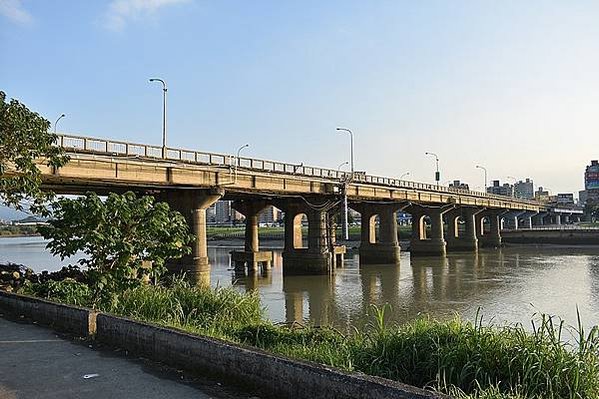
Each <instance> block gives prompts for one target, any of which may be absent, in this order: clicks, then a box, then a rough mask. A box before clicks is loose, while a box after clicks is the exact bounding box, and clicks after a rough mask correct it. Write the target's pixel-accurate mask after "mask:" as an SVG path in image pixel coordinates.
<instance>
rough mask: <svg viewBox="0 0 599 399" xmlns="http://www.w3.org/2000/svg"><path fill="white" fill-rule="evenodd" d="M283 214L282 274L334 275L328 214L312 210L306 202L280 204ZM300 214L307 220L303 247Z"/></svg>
mask: <svg viewBox="0 0 599 399" xmlns="http://www.w3.org/2000/svg"><path fill="white" fill-rule="evenodd" d="M277 208H280V209H283V211H284V212H285V249H284V251H283V273H284V274H287V275H289V274H328V273H331V272H333V270H334V268H333V265H334V262H333V245H332V241H331V231H329V230H330V229H329V228H328V226H329V213H328V211H325V210H317V209H313V208H311V207H310V206H308V204H307V203H306V202H305V201H302V200H287V201H281V203H280V204H278V205H277ZM302 215H306V217H307V219H308V240H307V241H308V242H307V246H305V244H304V240H303V233H302Z"/></svg>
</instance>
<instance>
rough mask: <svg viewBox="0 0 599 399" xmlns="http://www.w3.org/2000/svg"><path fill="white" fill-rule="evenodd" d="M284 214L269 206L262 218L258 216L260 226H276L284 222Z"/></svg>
mask: <svg viewBox="0 0 599 399" xmlns="http://www.w3.org/2000/svg"><path fill="white" fill-rule="evenodd" d="M282 216H283V213H282V212H281V210H280V209H278V208H275V207H274V206H272V205H269V206H267V207H266V208H265V209H264V210H263V211H262V212H260V216H258V223H260V224H276V223H280V222H281V220H282Z"/></svg>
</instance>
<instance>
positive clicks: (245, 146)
mask: <svg viewBox="0 0 599 399" xmlns="http://www.w3.org/2000/svg"><path fill="white" fill-rule="evenodd" d="M249 146H250V145H249V144H244V145H242V146H241V147H239V149H238V150H237V157H236V158H235V159H236V160H237V162H236V163H235V165H236V166H237V165H239V164H240V162H239V154H240V153H241V150H243V149H244V148H248V147H249Z"/></svg>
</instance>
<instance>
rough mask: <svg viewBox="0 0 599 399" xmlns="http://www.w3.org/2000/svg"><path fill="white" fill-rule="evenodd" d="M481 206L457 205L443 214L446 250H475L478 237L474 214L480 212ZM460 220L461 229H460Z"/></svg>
mask: <svg viewBox="0 0 599 399" xmlns="http://www.w3.org/2000/svg"><path fill="white" fill-rule="evenodd" d="M482 211H483V210H482V209H481V208H475V207H459V208H456V209H454V210H452V211H449V212H447V213H446V214H445V220H446V221H447V237H446V238H445V240H446V242H447V250H448V251H477V250H478V238H477V234H476V233H477V232H476V215H478V214H479V213H481V212H482ZM460 222H461V223H462V224H463V229H462V231H460V225H459V224H460Z"/></svg>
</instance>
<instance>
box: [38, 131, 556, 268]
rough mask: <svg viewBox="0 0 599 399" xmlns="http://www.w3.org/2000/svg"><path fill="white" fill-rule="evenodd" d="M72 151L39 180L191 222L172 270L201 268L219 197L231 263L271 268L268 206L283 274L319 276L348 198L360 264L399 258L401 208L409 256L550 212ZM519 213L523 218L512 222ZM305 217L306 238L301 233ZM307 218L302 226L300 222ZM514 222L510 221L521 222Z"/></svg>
mask: <svg viewBox="0 0 599 399" xmlns="http://www.w3.org/2000/svg"><path fill="white" fill-rule="evenodd" d="M58 145H60V146H62V147H63V148H64V149H65V150H66V152H67V153H68V154H69V155H70V157H71V160H70V162H69V163H68V164H67V165H65V166H64V167H62V168H60V169H52V168H49V167H46V166H43V165H41V164H40V169H41V170H42V174H43V185H44V187H45V188H46V189H51V190H53V191H55V192H57V193H61V194H81V193H84V192H86V191H94V192H97V193H98V194H107V193H109V192H124V191H129V190H131V191H135V192H138V193H143V194H150V195H154V196H155V197H156V198H157V199H159V200H164V201H166V202H168V203H169V204H170V205H171V207H172V208H174V209H177V210H178V211H180V212H181V213H182V214H183V215H184V216H185V217H186V218H187V220H188V222H189V224H190V226H191V228H192V230H193V232H194V234H195V235H196V238H197V239H196V241H195V243H194V244H193V253H192V255H191V256H190V257H187V258H185V259H182V260H181V261H180V262H178V264H177V265H174V266H173V267H176V268H180V269H183V270H186V271H188V272H200V273H201V270H202V268H203V267H204V266H206V265H207V264H208V257H207V244H206V209H207V208H208V207H209V206H211V205H212V204H213V203H214V202H216V201H217V200H219V199H230V200H233V201H234V207H235V208H236V209H237V210H238V211H239V212H241V213H242V214H243V215H244V216H245V221H246V235H245V237H246V242H245V250H244V251H242V252H239V253H237V254H234V258H235V259H234V261H235V262H239V263H241V264H247V265H248V267H249V268H250V269H252V270H253V269H255V268H257V267H258V265H259V264H260V263H263V264H264V265H265V267H268V264H269V262H270V260H269V256H268V254H269V253H264V252H261V251H260V248H259V242H258V215H259V213H260V212H261V211H262V210H263V209H264V208H265V207H266V206H267V205H270V204H272V205H275V206H276V207H277V208H279V209H281V210H283V211H284V213H285V249H284V253H283V260H284V269H285V273H289V274H293V273H299V274H304V273H305V274H325V273H330V272H332V271H333V270H334V268H335V266H336V264H337V262H338V261H339V257H341V256H342V254H343V253H344V247H343V246H339V245H337V244H336V243H335V229H336V225H337V224H338V223H337V222H335V219H337V221H338V222H340V221H341V220H342V217H341V216H342V209H343V203H344V198H345V197H346V196H347V201H348V203H349V206H350V207H351V208H353V209H354V210H356V211H358V212H360V214H361V220H362V229H361V231H362V233H361V244H360V260H361V262H362V263H365V264H368V263H371V264H384V263H395V262H397V261H398V260H399V252H400V246H399V242H398V235H397V218H396V214H397V212H398V211H402V212H408V213H410V214H411V215H412V221H413V222H412V239H411V245H410V246H411V249H410V250H411V253H412V254H413V255H415V256H416V255H444V254H445V253H446V251H452V250H456V251H457V250H459V251H476V250H477V248H478V247H479V246H490V247H498V246H499V245H501V220H502V218H505V217H506V215H508V217H514V218H516V219H515V220H521V219H522V218H524V219H526V218H531V219H530V220H531V225H532V217H533V216H535V215H542V214H544V213H547V214H549V212H550V210H549V209H548V208H547V207H546V206H544V205H543V204H540V203H538V202H534V201H529V200H522V199H517V198H510V197H505V196H499V195H492V194H487V193H481V192H475V191H469V190H463V189H457V188H449V187H442V186H437V185H431V184H425V183H418V182H412V181H404V180H399V179H395V178H390V177H380V176H372V175H368V174H365V173H358V172H356V173H353V174H352V173H349V172H343V171H339V170H334V169H326V168H320V167H312V166H306V165H303V164H289V163H283V162H276V161H269V160H262V159H255V158H245V157H235V156H232V155H226V154H216V153H209V152H200V151H190V150H183V149H175V148H168V149H166V151H165V154H164V157H163V154H162V147H159V146H150V145H143V144H134V143H127V142H120V141H113V140H101V139H96V138H91V137H80V136H71V135H60V136H59V141H58ZM518 218H520V219H518ZM302 220H307V227H308V229H307V230H308V232H307V239H306V237H302V230H303V229H302ZM304 223H305V222H304ZM517 224H518V223H517V222H516V227H517Z"/></svg>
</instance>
